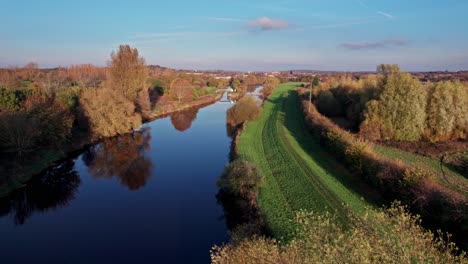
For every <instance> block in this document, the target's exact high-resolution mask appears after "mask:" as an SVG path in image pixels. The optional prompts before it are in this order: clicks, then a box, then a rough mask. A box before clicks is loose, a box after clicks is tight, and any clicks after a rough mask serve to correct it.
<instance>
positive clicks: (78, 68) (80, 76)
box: [68, 64, 106, 88]
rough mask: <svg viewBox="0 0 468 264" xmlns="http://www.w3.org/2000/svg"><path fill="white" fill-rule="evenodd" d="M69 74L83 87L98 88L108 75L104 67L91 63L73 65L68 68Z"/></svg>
mask: <svg viewBox="0 0 468 264" xmlns="http://www.w3.org/2000/svg"><path fill="white" fill-rule="evenodd" d="M68 75H69V77H70V79H72V80H73V81H74V82H76V83H77V84H78V85H79V86H80V87H82V88H85V87H93V88H97V87H98V86H99V84H100V83H101V82H102V81H103V80H104V79H105V77H106V76H105V70H104V68H99V67H96V66H94V65H91V64H83V65H73V66H71V67H70V68H69V69H68Z"/></svg>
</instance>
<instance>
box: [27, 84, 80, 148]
mask: <svg viewBox="0 0 468 264" xmlns="http://www.w3.org/2000/svg"><path fill="white" fill-rule="evenodd" d="M23 107H24V110H25V111H26V112H27V113H28V115H29V116H30V117H31V118H32V119H33V120H36V121H37V122H38V123H39V127H40V137H39V138H38V141H39V143H41V144H43V145H53V144H60V143H63V142H65V141H67V140H69V139H70V138H71V133H72V127H73V122H74V115H73V113H72V112H71V111H70V109H68V108H66V107H65V106H64V105H63V104H62V103H60V102H59V101H58V100H55V99H54V98H52V97H48V96H45V95H41V94H38V93H36V94H34V95H31V96H29V97H28V98H27V99H26V101H25V102H24V106H23Z"/></svg>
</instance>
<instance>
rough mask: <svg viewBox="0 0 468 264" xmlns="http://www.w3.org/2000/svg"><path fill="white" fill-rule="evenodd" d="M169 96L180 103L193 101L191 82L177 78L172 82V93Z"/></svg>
mask: <svg viewBox="0 0 468 264" xmlns="http://www.w3.org/2000/svg"><path fill="white" fill-rule="evenodd" d="M169 94H170V96H171V97H172V98H173V99H174V100H177V101H178V102H182V101H192V100H193V89H192V85H191V84H190V82H189V81H187V80H185V79H183V78H177V79H175V80H174V81H172V83H171V91H170V92H169Z"/></svg>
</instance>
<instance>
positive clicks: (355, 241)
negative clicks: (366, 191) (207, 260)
mask: <svg viewBox="0 0 468 264" xmlns="http://www.w3.org/2000/svg"><path fill="white" fill-rule="evenodd" d="M349 219H351V220H350V221H351V224H350V227H349V229H347V230H344V229H343V228H342V227H341V226H340V225H339V224H338V222H339V221H337V219H336V217H335V216H333V215H331V214H325V215H318V214H314V213H311V212H299V213H297V216H296V219H295V222H296V223H297V225H298V230H297V232H296V236H295V237H296V238H295V239H294V240H292V241H291V242H289V243H288V244H282V243H280V242H278V241H276V240H274V239H267V238H264V237H253V238H250V239H245V240H243V241H239V242H236V243H234V244H233V243H231V244H228V245H226V246H223V247H218V246H215V247H213V249H212V251H211V260H212V263H291V264H292V263H456V262H460V263H466V261H467V259H466V255H465V253H461V254H460V255H458V256H457V255H455V253H456V251H457V248H456V247H455V245H454V244H453V243H449V242H445V241H443V240H441V239H439V238H435V237H434V235H433V234H432V233H431V232H428V231H425V230H424V229H422V228H421V227H420V219H419V218H418V217H414V216H411V215H410V214H409V213H408V212H407V211H406V210H405V208H404V207H401V206H399V205H393V206H392V207H391V208H389V209H387V210H385V211H379V212H376V211H371V210H368V211H367V214H366V216H365V217H363V218H358V217H357V216H355V215H350V217H349Z"/></svg>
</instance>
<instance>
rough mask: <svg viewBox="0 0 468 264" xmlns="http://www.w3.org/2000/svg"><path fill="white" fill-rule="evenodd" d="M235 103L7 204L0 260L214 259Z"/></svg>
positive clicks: (114, 148)
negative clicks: (220, 180)
mask: <svg viewBox="0 0 468 264" xmlns="http://www.w3.org/2000/svg"><path fill="white" fill-rule="evenodd" d="M230 106H231V105H230V104H229V103H220V102H218V103H216V104H213V105H210V106H207V107H204V108H202V109H199V110H191V111H185V112H181V113H177V114H174V115H172V116H170V117H167V118H163V119H159V120H155V121H153V122H150V123H147V124H145V125H144V126H143V128H142V130H141V131H140V132H137V133H134V134H132V135H123V136H119V137H116V138H113V139H108V140H105V141H104V142H102V143H100V144H98V145H96V146H93V147H91V148H90V149H88V150H86V151H84V153H82V154H81V155H80V156H78V157H77V158H75V159H70V160H68V161H65V162H64V163H63V164H61V165H59V166H57V167H56V168H53V169H51V170H49V171H48V172H47V173H44V174H43V175H40V176H38V177H35V178H33V179H32V180H31V181H30V182H29V183H28V184H27V186H26V187H25V188H22V189H21V190H18V191H16V192H15V193H13V194H12V195H10V196H9V197H6V198H2V199H0V263H5V264H6V263H208V262H209V260H210V258H209V251H210V249H211V247H212V246H213V245H215V244H218V245H219V244H222V243H225V242H227V241H228V239H229V237H228V231H227V228H226V223H225V219H224V213H223V208H222V206H221V205H220V204H219V203H218V202H217V199H216V193H217V192H218V188H217V186H216V180H217V179H218V178H219V177H220V175H221V173H222V171H223V168H224V166H225V165H226V164H227V162H228V156H229V148H230V143H231V139H230V138H229V137H228V135H227V131H226V110H227V109H228V108H229V107H230Z"/></svg>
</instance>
